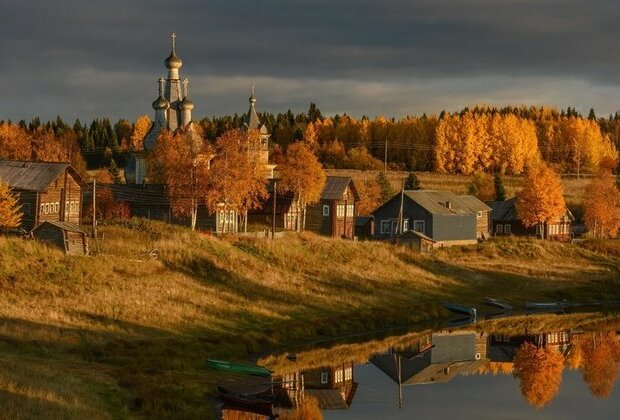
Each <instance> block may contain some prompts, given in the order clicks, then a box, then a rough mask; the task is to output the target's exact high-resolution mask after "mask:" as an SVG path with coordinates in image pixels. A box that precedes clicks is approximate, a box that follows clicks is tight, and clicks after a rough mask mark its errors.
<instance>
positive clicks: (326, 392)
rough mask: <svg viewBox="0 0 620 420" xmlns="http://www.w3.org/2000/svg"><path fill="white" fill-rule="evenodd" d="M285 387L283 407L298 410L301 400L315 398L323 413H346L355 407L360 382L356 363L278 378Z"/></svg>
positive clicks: (282, 386)
mask: <svg viewBox="0 0 620 420" xmlns="http://www.w3.org/2000/svg"><path fill="white" fill-rule="evenodd" d="M274 382H275V383H278V382H280V383H281V389H282V390H283V391H285V392H283V393H281V394H282V395H281V396H282V397H284V398H279V400H280V401H279V402H280V405H282V406H289V407H291V408H294V407H296V406H297V404H298V402H299V400H300V398H302V397H304V396H312V397H314V398H316V399H317V400H318V402H319V406H320V407H321V409H323V410H346V409H348V408H349V407H351V403H352V402H353V398H354V396H355V391H356V390H357V386H358V384H357V382H355V378H354V375H353V362H345V363H342V364H338V365H331V366H325V367H321V368H318V369H312V370H307V371H303V372H293V373H289V374H285V375H282V377H281V378H274Z"/></svg>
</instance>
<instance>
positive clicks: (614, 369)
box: [579, 332, 620, 398]
mask: <svg viewBox="0 0 620 420" xmlns="http://www.w3.org/2000/svg"><path fill="white" fill-rule="evenodd" d="M579 344H580V345H579V347H580V348H581V352H582V353H583V357H582V361H581V369H582V373H583V380H584V381H585V382H586V383H587V384H588V388H590V392H592V395H594V396H595V397H598V398H606V397H609V395H611V391H612V390H613V387H614V382H615V381H616V379H617V378H618V363H620V342H618V339H617V338H616V334H615V333H614V332H604V333H590V334H584V335H583V336H582V337H581V339H580V340H579Z"/></svg>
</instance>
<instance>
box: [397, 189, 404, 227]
mask: <svg viewBox="0 0 620 420" xmlns="http://www.w3.org/2000/svg"><path fill="white" fill-rule="evenodd" d="M404 200H405V178H403V181H402V183H401V185H400V210H399V211H398V228H397V231H396V232H397V233H403V201H404Z"/></svg>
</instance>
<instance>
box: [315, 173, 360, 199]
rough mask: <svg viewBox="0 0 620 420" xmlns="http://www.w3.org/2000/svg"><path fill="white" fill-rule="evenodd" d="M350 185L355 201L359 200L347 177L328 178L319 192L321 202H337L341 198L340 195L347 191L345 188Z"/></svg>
mask: <svg viewBox="0 0 620 420" xmlns="http://www.w3.org/2000/svg"><path fill="white" fill-rule="evenodd" d="M349 184H351V190H352V191H353V196H354V197H355V200H356V201H357V200H359V199H360V198H359V195H358V194H357V190H356V189H355V186H354V184H353V182H352V180H351V178H350V177H348V176H328V177H327V180H326V181H325V186H324V187H323V192H321V200H338V199H340V197H342V194H344V192H345V191H346V190H347V187H348V186H349Z"/></svg>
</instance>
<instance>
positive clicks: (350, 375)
mask: <svg viewBox="0 0 620 420" xmlns="http://www.w3.org/2000/svg"><path fill="white" fill-rule="evenodd" d="M352 379H353V368H352V367H351V366H349V367H347V368H346V369H345V370H344V380H345V381H350V380H352Z"/></svg>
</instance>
